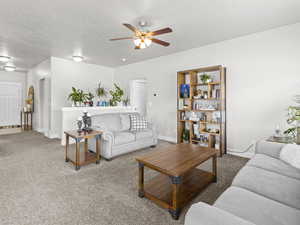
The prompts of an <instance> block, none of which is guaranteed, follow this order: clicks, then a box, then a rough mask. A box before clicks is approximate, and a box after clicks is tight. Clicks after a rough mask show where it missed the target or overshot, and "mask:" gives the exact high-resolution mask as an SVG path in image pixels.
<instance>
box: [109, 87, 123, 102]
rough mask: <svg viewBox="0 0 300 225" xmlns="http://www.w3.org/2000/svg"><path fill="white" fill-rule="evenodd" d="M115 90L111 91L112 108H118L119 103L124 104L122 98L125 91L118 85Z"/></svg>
mask: <svg viewBox="0 0 300 225" xmlns="http://www.w3.org/2000/svg"><path fill="white" fill-rule="evenodd" d="M114 87H115V90H110V91H109V93H110V95H111V99H110V100H109V103H110V105H111V106H116V105H118V103H120V102H122V97H123V95H124V91H123V90H122V89H121V88H120V87H119V86H118V85H117V84H114Z"/></svg>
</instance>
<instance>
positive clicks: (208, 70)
mask: <svg viewBox="0 0 300 225" xmlns="http://www.w3.org/2000/svg"><path fill="white" fill-rule="evenodd" d="M203 74H205V75H208V76H209V78H210V79H209V82H208V83H203V81H204V76H203ZM225 77H226V68H225V67H223V66H211V67H205V68H198V69H191V70H184V71H179V72H177V93H178V94H177V99H178V101H177V103H178V105H177V142H178V143H181V142H183V136H185V137H186V133H187V131H186V130H188V131H189V132H188V134H189V136H188V138H189V139H188V140H189V142H190V143H193V144H199V145H200V146H204V145H205V146H207V147H209V148H216V149H218V150H219V152H220V156H222V155H223V154H224V153H226V104H225V103H226V91H225V88H226V86H225ZM184 88H185V89H184ZM195 96H197V97H196V98H194V97H195ZM199 108H200V109H199ZM201 108H216V109H213V110H210V109H201ZM195 117H197V118H198V120H199V121H196V120H192V118H195ZM216 121H218V122H216ZM207 131H212V132H207ZM183 134H185V135H183ZM185 139H186V138H185Z"/></svg>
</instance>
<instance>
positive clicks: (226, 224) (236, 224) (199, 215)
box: [184, 202, 258, 225]
mask: <svg viewBox="0 0 300 225" xmlns="http://www.w3.org/2000/svg"><path fill="white" fill-rule="evenodd" d="M184 225H254V223H251V222H250V221H247V220H244V219H243V218H241V217H238V216H236V215H234V214H232V213H229V212H227V211H225V210H222V209H220V208H217V207H214V206H211V205H208V204H206V203H204V202H198V203H196V204H193V205H192V206H191V208H190V209H189V210H188V211H187V213H186V215H185V221H184ZM256 225H258V224H256Z"/></svg>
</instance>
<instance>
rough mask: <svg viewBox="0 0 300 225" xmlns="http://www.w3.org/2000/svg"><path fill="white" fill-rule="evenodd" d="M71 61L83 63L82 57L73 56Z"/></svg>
mask: <svg viewBox="0 0 300 225" xmlns="http://www.w3.org/2000/svg"><path fill="white" fill-rule="evenodd" d="M73 61H75V62H82V61H83V56H80V55H73Z"/></svg>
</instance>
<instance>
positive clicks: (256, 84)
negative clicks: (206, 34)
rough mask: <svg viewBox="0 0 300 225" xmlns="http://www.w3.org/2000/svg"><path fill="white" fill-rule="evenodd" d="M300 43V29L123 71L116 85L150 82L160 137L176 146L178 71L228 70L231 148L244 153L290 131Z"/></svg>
mask: <svg viewBox="0 0 300 225" xmlns="http://www.w3.org/2000/svg"><path fill="white" fill-rule="evenodd" d="M175 35H176V34H175ZM299 40H300V23H298V24H294V25H289V26H285V27H281V28H277V29H273V30H269V31H265V32H261V33H256V34H252V35H247V36H243V37H240V38H236V39H232V40H228V41H224V42H219V43H216V44H212V45H207V46H204V47H200V48H195V49H191V50H188V51H184V52H180V53H176V54H172V55H168V56H163V57H159V58H155V59H151V60H147V61H144V62H140V63H135V64H130V65H126V66H122V67H119V68H117V69H116V71H115V81H117V82H120V83H121V85H123V86H127V87H128V83H129V82H128V81H129V80H130V79H137V78H145V79H147V80H148V83H149V93H148V97H149V100H148V104H149V105H152V106H151V108H149V114H150V116H151V117H152V119H153V120H154V121H156V123H157V126H158V130H159V132H160V135H161V136H164V137H165V138H168V139H171V140H175V139H176V105H177V102H176V91H177V90H176V79H177V78H176V76H177V75H176V73H177V71H180V70H186V69H192V68H199V67H205V66H211V65H220V64H221V65H224V66H226V67H227V140H228V147H229V149H231V150H233V149H234V150H242V149H245V148H246V147H247V146H248V145H249V144H250V143H251V142H252V141H253V140H257V139H260V138H263V137H267V136H270V135H272V134H273V131H274V129H275V126H276V124H281V125H282V126H285V119H286V111H285V110H286V109H287V107H288V106H289V105H290V104H292V102H291V97H292V96H293V95H294V94H296V93H298V94H299V93H300V70H299V62H300V61H299V60H300V41H299ZM172 44H176V43H172ZM162 50H163V47H162ZM145 54H146V53H145ZM154 93H157V94H158V96H157V97H154V96H153V94H154Z"/></svg>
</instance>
